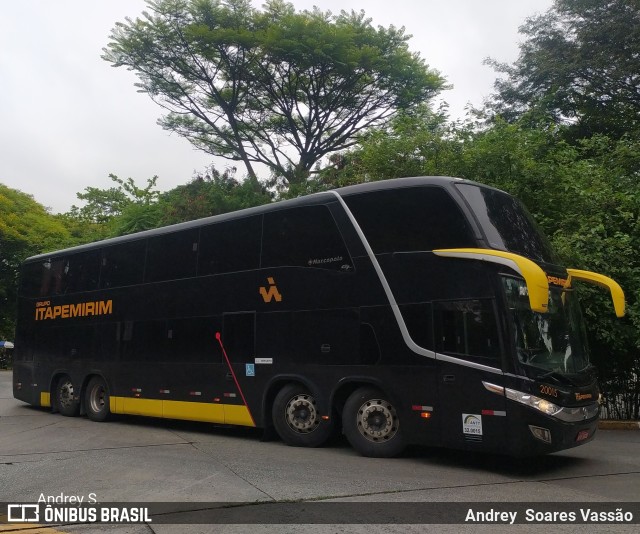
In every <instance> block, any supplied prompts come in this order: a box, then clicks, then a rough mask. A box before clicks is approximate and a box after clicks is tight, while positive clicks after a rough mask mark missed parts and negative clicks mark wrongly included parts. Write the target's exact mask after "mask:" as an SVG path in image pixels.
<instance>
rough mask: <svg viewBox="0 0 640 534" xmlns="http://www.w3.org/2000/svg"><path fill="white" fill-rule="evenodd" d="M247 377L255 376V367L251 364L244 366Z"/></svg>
mask: <svg viewBox="0 0 640 534" xmlns="http://www.w3.org/2000/svg"><path fill="white" fill-rule="evenodd" d="M245 369H246V374H247V376H256V366H255V364H253V363H247V364H245Z"/></svg>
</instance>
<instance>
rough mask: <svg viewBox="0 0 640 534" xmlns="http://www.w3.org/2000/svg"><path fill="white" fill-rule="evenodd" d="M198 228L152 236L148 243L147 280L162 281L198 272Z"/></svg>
mask: <svg viewBox="0 0 640 534" xmlns="http://www.w3.org/2000/svg"><path fill="white" fill-rule="evenodd" d="M197 257H198V229H197V228H196V229H191V230H184V231H182V232H173V233H170V234H165V235H159V236H155V237H151V238H150V239H149V243H148V245H147V266H146V269H145V275H144V277H145V280H146V281H147V282H162V281H164V280H177V279H179V278H190V277H192V276H195V274H196V260H197Z"/></svg>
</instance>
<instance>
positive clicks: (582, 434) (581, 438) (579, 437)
mask: <svg viewBox="0 0 640 534" xmlns="http://www.w3.org/2000/svg"><path fill="white" fill-rule="evenodd" d="M588 437H589V431H588V430H581V431H580V432H578V435H577V437H576V441H584V440H585V439H587V438H588Z"/></svg>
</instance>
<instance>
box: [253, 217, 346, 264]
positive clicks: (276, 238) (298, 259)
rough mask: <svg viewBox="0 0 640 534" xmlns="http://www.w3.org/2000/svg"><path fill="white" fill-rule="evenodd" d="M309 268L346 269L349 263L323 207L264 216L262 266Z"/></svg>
mask: <svg viewBox="0 0 640 534" xmlns="http://www.w3.org/2000/svg"><path fill="white" fill-rule="evenodd" d="M280 266H293V267H312V268H316V269H329V270H336V271H344V272H349V271H351V270H352V262H351V258H350V256H349V252H348V251H347V247H346V246H345V244H344V241H343V239H342V235H341V234H340V231H339V230H338V227H337V226H336V223H335V221H334V219H333V216H332V215H331V212H330V211H329V209H328V208H327V207H326V206H305V207H302V208H292V209H287V210H281V211H276V212H273V213H267V214H266V215H265V216H264V235H263V245H262V267H280Z"/></svg>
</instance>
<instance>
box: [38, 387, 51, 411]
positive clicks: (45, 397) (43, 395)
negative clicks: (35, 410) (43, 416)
mask: <svg viewBox="0 0 640 534" xmlns="http://www.w3.org/2000/svg"><path fill="white" fill-rule="evenodd" d="M40 406H42V407H43V408H51V393H49V392H48V391H41V392H40Z"/></svg>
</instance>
